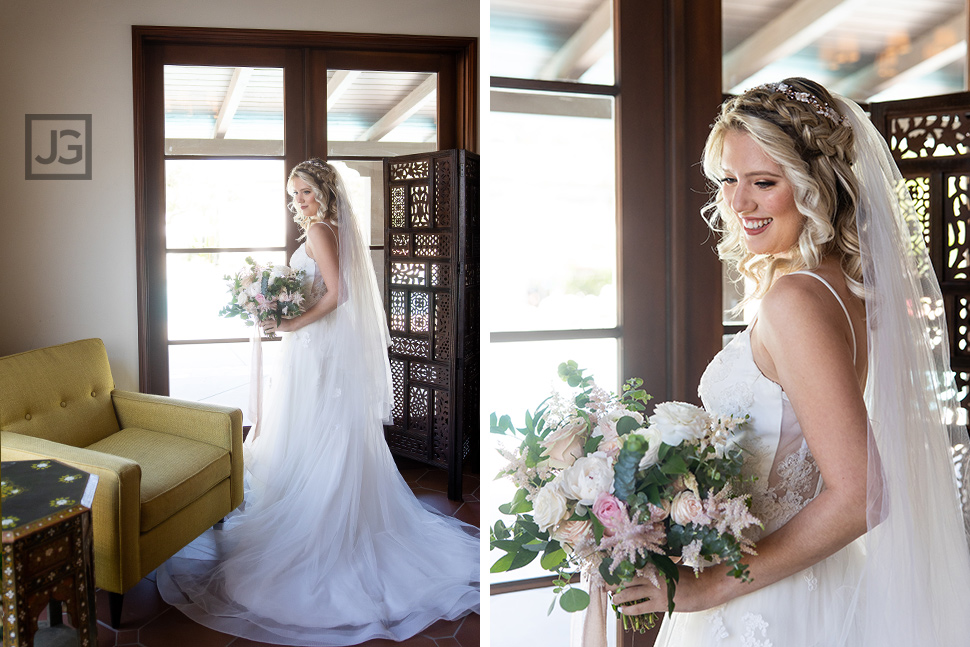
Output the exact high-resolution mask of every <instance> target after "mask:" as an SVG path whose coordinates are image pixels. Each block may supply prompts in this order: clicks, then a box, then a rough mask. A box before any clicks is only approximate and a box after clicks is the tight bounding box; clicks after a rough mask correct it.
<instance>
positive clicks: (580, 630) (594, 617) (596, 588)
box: [569, 583, 609, 647]
mask: <svg viewBox="0 0 970 647" xmlns="http://www.w3.org/2000/svg"><path fill="white" fill-rule="evenodd" d="M608 612H609V602H608V601H607V594H606V589H604V588H603V585H602V584H601V583H595V584H590V586H589V606H588V607H586V611H585V613H583V614H582V615H581V616H580V615H579V614H577V615H576V616H574V619H575V620H579V621H580V622H579V623H577V622H574V623H573V625H572V627H570V640H569V642H570V643H571V645H570V647H606V618H607V613H608ZM580 623H581V626H577V625H579V624H580Z"/></svg>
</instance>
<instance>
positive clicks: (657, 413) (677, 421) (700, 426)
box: [650, 402, 710, 446]
mask: <svg viewBox="0 0 970 647" xmlns="http://www.w3.org/2000/svg"><path fill="white" fill-rule="evenodd" d="M709 424H710V416H709V415H708V414H707V412H706V411H704V410H703V409H701V408H700V407H695V406H694V405H692V404H687V403H686V402H661V403H660V404H658V405H657V406H656V408H655V409H654V410H653V415H652V416H650V426H651V427H656V428H657V430H658V431H659V432H660V436H661V438H663V442H664V443H665V444H667V445H672V446H676V445H679V444H681V443H682V442H684V441H685V440H687V441H698V440H700V439H702V438H703V437H704V436H706V435H707V429H708V425H709Z"/></svg>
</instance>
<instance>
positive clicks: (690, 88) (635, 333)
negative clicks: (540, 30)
mask: <svg viewBox="0 0 970 647" xmlns="http://www.w3.org/2000/svg"><path fill="white" fill-rule="evenodd" d="M720 5H721V3H720V0H690V2H688V0H658V1H657V2H643V1H642V0H614V4H613V8H614V13H613V33H614V35H615V44H614V52H615V61H616V82H615V84H614V85H613V86H602V85H601V86H596V85H587V84H580V83H573V82H558V81H538V80H530V79H510V78H493V79H492V87H502V88H512V89H521V90H534V91H555V92H579V93H585V94H608V95H612V96H614V97H615V99H616V104H615V106H616V107H615V110H616V113H615V121H616V143H617V146H616V148H617V151H616V156H617V157H616V159H617V162H616V169H617V170H616V173H617V176H616V177H617V193H616V195H617V201H616V204H617V266H618V276H617V292H618V306H619V312H618V320H619V325H618V326H617V327H616V328H611V329H599V330H584V331H578V330H570V331H531V332H522V333H516V332H501V333H492V335H491V341H492V342H505V341H529V340H539V339H546V338H549V339H552V338H563V337H565V336H568V337H570V338H573V337H576V338H580V337H584V338H590V337H614V338H617V339H618V340H619V344H620V347H619V373H620V379H621V380H626V379H628V378H631V377H641V378H643V380H644V388H645V389H646V390H647V391H648V392H649V393H651V394H652V395H653V396H654V397H655V398H656V401H658V402H660V401H664V400H685V401H696V400H697V384H698V382H699V380H700V376H701V374H702V373H703V371H704V368H705V367H706V366H707V364H708V362H709V361H710V360H711V358H712V357H714V355H715V354H716V353H717V352H718V351H719V350H720V348H721V338H722V337H721V330H722V322H721V307H720V303H721V264H720V261H719V260H718V258H717V254H716V252H715V251H714V250H713V247H714V245H715V243H716V241H715V238H714V237H713V235H711V234H710V232H709V230H708V228H707V225H706V223H704V221H703V219H702V218H701V216H700V209H701V207H702V206H703V205H704V203H705V202H706V201H707V197H708V191H707V184H706V180H705V179H704V178H703V176H702V174H701V172H700V170H699V168H698V162H699V160H700V157H701V153H702V151H703V148H704V141H705V139H706V138H707V133H708V130H709V124H710V123H711V121H712V120H713V119H714V116H715V115H716V113H717V109H718V106H719V105H720V103H721V19H720V12H721V6H720ZM695 15H704V16H705V17H706V19H705V20H703V21H701V20H691V16H695ZM644 25H651V26H654V27H652V28H651V29H653V30H654V31H651V32H650V34H651V37H650V38H645V37H644ZM654 34H656V37H653V35H654ZM553 579H554V578H553V577H552V576H544V577H535V578H529V579H523V580H515V581H509V582H503V583H498V584H492V585H491V586H490V594H491V595H499V594H503V593H512V592H517V591H522V590H529V589H537V588H547V587H550V586H552V580H553ZM655 635H656V629H655V630H654V631H653V632H651V633H648V634H646V635H640V634H635V633H632V632H628V633H624V634H623V635H622V637H621V638H620V639H619V640H618V641H617V644H618V645H624V647H629V646H630V645H634V644H636V645H640V644H653V640H654V638H655Z"/></svg>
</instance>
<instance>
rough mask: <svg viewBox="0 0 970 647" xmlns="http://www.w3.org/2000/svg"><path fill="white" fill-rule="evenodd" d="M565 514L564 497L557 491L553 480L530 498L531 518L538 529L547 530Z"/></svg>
mask: <svg viewBox="0 0 970 647" xmlns="http://www.w3.org/2000/svg"><path fill="white" fill-rule="evenodd" d="M565 516H566V497H565V496H563V494H562V492H560V491H559V488H558V487H557V484H556V482H555V481H553V482H552V483H550V484H549V485H547V486H545V487H544V488H542V489H541V490H539V492H538V493H537V494H536V495H535V497H534V498H533V499H532V518H533V519H535V522H536V523H537V524H539V530H543V531H545V530H548V529H549V528H551V527H553V526H555V525H556V524H557V523H559V522H560V521H562V520H563V518H565Z"/></svg>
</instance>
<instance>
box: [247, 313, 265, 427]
mask: <svg viewBox="0 0 970 647" xmlns="http://www.w3.org/2000/svg"><path fill="white" fill-rule="evenodd" d="M252 342H253V343H252V356H251V358H250V362H249V366H250V375H249V417H250V418H251V419H252V421H253V426H252V428H251V429H250V430H249V435H248V437H247V439H248V440H249V442H252V441H254V440H256V437H257V436H259V420H260V418H262V417H263V344H262V335H261V334H260V329H259V326H253V338H252Z"/></svg>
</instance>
